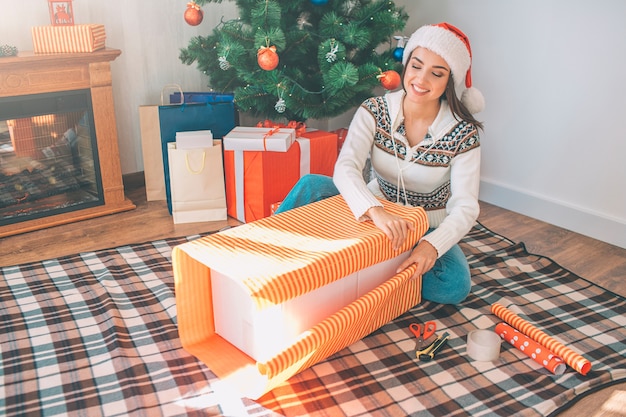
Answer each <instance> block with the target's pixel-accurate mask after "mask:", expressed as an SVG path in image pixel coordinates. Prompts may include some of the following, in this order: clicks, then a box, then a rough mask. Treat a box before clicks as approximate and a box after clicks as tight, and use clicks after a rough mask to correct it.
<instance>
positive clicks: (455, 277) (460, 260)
mask: <svg viewBox="0 0 626 417" xmlns="http://www.w3.org/2000/svg"><path fill="white" fill-rule="evenodd" d="M471 287H472V282H471V274H470V269H469V264H468V263H467V258H466V257H465V254H464V253H463V251H462V250H461V248H460V246H459V245H455V246H453V247H452V248H451V249H450V250H449V251H448V252H446V253H445V254H444V255H443V256H441V257H440V258H439V259H437V262H435V266H433V268H432V269H431V270H430V271H428V272H427V273H425V274H424V275H423V276H422V298H424V299H425V300H428V301H433V302H436V303H439V304H459V303H460V302H462V301H463V300H465V298H467V296H468V295H469V293H470V291H471Z"/></svg>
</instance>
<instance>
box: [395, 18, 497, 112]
mask: <svg viewBox="0 0 626 417" xmlns="http://www.w3.org/2000/svg"><path fill="white" fill-rule="evenodd" d="M420 46H421V47H423V48H426V49H428V50H430V51H433V52H434V53H436V54H437V55H439V56H440V57H442V58H443V59H444V60H445V61H446V62H447V63H448V65H449V66H450V71H451V72H452V78H453V79H454V90H455V92H456V95H457V97H458V98H459V100H461V103H463V104H464V105H465V107H466V108H467V110H469V112H470V113H472V114H474V113H479V112H481V111H482V110H483V109H484V108H485V98H484V97H483V95H482V93H481V92H480V90H478V89H477V88H475V87H472V48H471V47H470V42H469V39H468V38H467V36H465V34H464V33H463V32H462V31H461V30H460V29H458V28H456V27H455V26H452V25H451V24H449V23H438V24H436V25H426V26H422V27H421V28H419V29H417V30H416V31H415V32H414V33H413V35H411V37H410V38H409V40H408V41H407V43H406V44H405V46H404V55H403V56H402V64H403V65H406V63H407V61H408V59H409V56H410V55H411V52H413V51H414V50H415V48H417V47H420Z"/></svg>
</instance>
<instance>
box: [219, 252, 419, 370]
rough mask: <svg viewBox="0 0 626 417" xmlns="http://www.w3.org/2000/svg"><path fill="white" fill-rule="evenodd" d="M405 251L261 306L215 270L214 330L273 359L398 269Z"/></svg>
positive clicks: (244, 348)
mask: <svg viewBox="0 0 626 417" xmlns="http://www.w3.org/2000/svg"><path fill="white" fill-rule="evenodd" d="M409 254H410V251H407V252H404V253H402V254H400V255H398V256H396V257H395V258H392V259H388V260H386V261H383V262H380V263H378V264H375V265H372V266H370V267H368V268H365V269H362V270H360V271H357V272H354V273H352V274H350V275H348V276H346V277H344V278H341V279H338V280H336V281H334V282H331V283H330V284H328V285H325V286H323V287H321V288H318V289H316V290H313V291H311V292H309V293H306V294H303V295H301V296H298V297H296V298H292V299H290V300H287V301H286V302H284V303H282V304H278V305H274V306H272V307H269V308H265V309H263V310H258V309H257V308H256V306H255V304H254V301H253V300H252V299H251V298H250V294H249V292H247V291H246V290H245V289H244V288H243V287H242V286H240V285H238V284H237V282H235V280H232V279H230V278H229V277H228V276H225V275H223V274H221V273H219V272H216V271H212V272H211V290H212V297H213V313H214V317H215V332H216V333H217V334H219V335H220V336H222V337H223V338H224V339H226V340H228V341H229V342H230V343H231V344H233V345H234V346H235V347H237V348H238V349H240V350H241V351H243V352H244V353H246V354H247V355H248V356H250V357H251V358H253V359H255V360H256V361H259V362H263V361H267V360H269V359H271V358H272V357H273V356H274V355H276V354H278V353H280V352H281V351H283V350H284V349H286V348H287V347H289V346H291V345H292V344H294V343H295V342H296V341H297V340H298V338H299V337H300V336H301V335H302V334H303V333H304V332H306V331H307V330H309V329H310V328H311V327H313V326H314V325H316V324H317V323H319V322H321V321H322V320H324V319H325V318H327V317H329V316H330V315H332V314H334V313H336V312H337V311H339V310H340V309H341V308H343V307H345V306H347V305H348V304H350V303H351V302H353V301H355V300H357V299H358V298H359V297H361V296H362V295H364V294H366V293H368V292H369V291H371V290H373V289H374V288H376V287H377V286H379V285H380V284H382V283H384V282H385V281H386V280H388V279H389V278H391V277H393V276H394V275H395V274H396V269H397V267H398V265H400V264H401V263H402V262H403V261H404V260H405V259H406V258H407V257H408V256H409Z"/></svg>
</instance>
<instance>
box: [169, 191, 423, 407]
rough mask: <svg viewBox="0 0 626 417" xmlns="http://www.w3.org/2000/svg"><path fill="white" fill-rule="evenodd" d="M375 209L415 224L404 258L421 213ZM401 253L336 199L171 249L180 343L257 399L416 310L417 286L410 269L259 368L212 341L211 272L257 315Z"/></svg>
mask: <svg viewBox="0 0 626 417" xmlns="http://www.w3.org/2000/svg"><path fill="white" fill-rule="evenodd" d="M382 203H383V204H384V205H385V207H386V208H387V209H388V210H389V211H391V212H393V213H396V214H399V215H401V216H403V217H405V218H407V219H410V220H411V221H413V222H414V223H415V224H416V230H415V231H414V232H413V233H412V234H411V236H410V238H409V239H408V241H407V242H406V243H405V245H404V246H403V247H402V248H401V249H400V251H398V252H404V251H407V250H409V249H411V248H412V246H413V245H414V244H415V243H416V242H417V240H419V238H420V237H421V236H422V235H423V234H424V233H425V232H426V230H427V229H428V220H427V217H426V213H425V212H424V210H422V209H421V208H407V207H403V206H399V205H396V204H393V203H389V202H387V201H382ZM303 243H306V245H303ZM305 246H306V249H303V248H304V247H305ZM398 252H395V251H394V250H393V249H392V247H391V245H390V244H389V241H388V239H387V237H386V236H385V235H384V234H383V233H382V232H381V231H380V230H379V229H378V228H376V227H375V226H374V225H373V224H372V223H371V222H357V221H356V220H355V219H354V216H353V214H352V213H351V212H350V210H349V209H348V207H347V205H346V204H345V202H344V200H343V198H341V197H340V196H336V197H331V198H329V199H326V200H322V201H319V202H317V203H313V204H310V205H307V206H304V207H300V208H297V209H294V210H290V211H288V212H285V213H281V214H279V215H276V216H272V217H266V218H263V219H260V220H257V221H254V222H251V223H247V224H244V225H241V226H238V227H236V228H233V229H229V230H226V231H223V232H220V233H215V234H212V235H209V236H207V237H204V238H201V239H197V240H195V241H192V242H188V243H185V244H183V245H180V246H177V247H175V248H174V250H173V251H172V264H173V270H174V278H175V286H176V308H177V315H178V330H179V335H180V339H181V343H182V345H183V347H184V348H185V350H187V351H188V352H190V353H191V354H193V355H194V356H196V357H197V358H199V359H200V360H201V361H203V362H204V363H205V364H206V365H207V366H208V367H209V368H210V369H211V370H212V371H213V372H214V373H215V374H216V375H217V376H218V377H219V378H220V379H222V380H223V381H225V382H227V383H231V384H234V385H235V386H236V388H238V389H239V390H240V391H241V392H242V393H244V395H246V396H248V397H250V398H253V399H256V398H259V397H260V396H262V395H263V394H265V393H267V392H269V391H271V390H272V389H273V388H275V387H276V386H278V385H279V384H281V383H283V382H284V381H286V380H287V379H289V378H290V377H291V376H293V375H295V374H296V373H298V372H300V371H302V370H304V369H306V368H308V367H310V366H311V365H313V364H315V363H317V362H319V361H321V360H323V359H325V358H327V357H328V356H330V355H332V354H333V353H335V352H338V351H339V350H341V349H343V348H344V347H346V346H348V345H350V344H352V343H354V342H355V341H357V340H359V339H361V338H362V337H364V336H366V335H367V334H369V333H371V332H372V331H374V330H376V329H377V328H379V327H380V326H382V325H383V324H384V323H387V322H388V321H389V320H392V319H393V318H395V317H397V316H399V315H401V314H403V313H404V312H406V311H407V310H408V309H410V308H411V307H413V306H414V305H416V304H418V303H419V302H420V301H421V280H420V279H417V280H415V279H411V276H412V273H413V272H414V268H408V269H407V270H405V271H402V272H401V273H399V274H396V275H395V276H393V277H392V278H390V279H389V280H387V281H386V282H384V283H383V284H381V285H379V286H378V287H376V288H375V289H374V290H372V291H370V292H368V293H366V294H365V295H363V296H361V297H360V298H358V299H357V300H356V301H354V302H352V303H350V304H348V305H347V306H345V307H343V308H341V309H340V310H339V311H337V312H335V313H334V314H332V315H330V316H329V317H327V318H326V319H323V320H322V321H321V322H319V323H318V324H316V325H314V326H313V327H312V328H311V329H310V330H308V331H304V332H303V333H302V334H301V335H300V336H299V337H298V338H297V339H296V340H294V342H293V343H292V344H291V345H290V346H288V347H287V348H284V349H283V350H281V351H280V352H277V354H276V355H274V356H273V357H271V358H269V359H267V360H262V361H257V360H254V359H252V358H251V357H249V356H247V355H246V354H244V353H243V352H242V351H240V350H239V349H237V348H236V347H235V346H234V345H233V344H232V343H230V342H229V341H227V340H225V339H224V338H223V337H221V336H220V335H218V334H217V333H216V328H215V317H214V314H215V311H214V306H213V300H212V295H211V287H212V286H211V279H212V271H213V270H215V271H216V272H217V271H219V272H220V274H223V275H226V276H229V277H230V278H232V279H234V280H236V282H238V284H239V285H240V286H241V287H242V288H245V289H246V291H248V293H249V296H250V297H251V298H252V299H253V300H254V302H255V305H256V308H257V309H258V311H263V310H264V309H266V308H269V307H272V306H274V305H276V304H280V303H283V302H285V301H286V300H289V299H293V298H295V297H297V296H300V295H302V294H306V293H308V292H311V291H313V290H315V289H317V288H320V287H323V286H325V285H328V284H329V283H331V282H335V281H337V280H339V279H341V278H342V277H344V276H347V275H349V274H350V273H353V272H355V271H359V270H361V269H363V268H366V267H369V266H371V265H374V264H377V263H379V262H382V261H385V260H387V259H391V258H393V257H394V256H396V255H398ZM215 275H216V276H217V274H215Z"/></svg>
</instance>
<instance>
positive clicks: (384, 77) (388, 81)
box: [378, 70, 401, 90]
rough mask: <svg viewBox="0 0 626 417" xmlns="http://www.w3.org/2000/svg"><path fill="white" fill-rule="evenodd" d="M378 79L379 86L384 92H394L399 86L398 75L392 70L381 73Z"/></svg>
mask: <svg viewBox="0 0 626 417" xmlns="http://www.w3.org/2000/svg"><path fill="white" fill-rule="evenodd" d="M378 79H379V80H380V84H381V85H382V86H383V87H384V88H385V89H386V90H395V89H396V88H398V86H400V82H401V80H400V74H398V73H397V72H396V71H393V70H389V71H385V72H383V73H382V74H380V75H379V76H378Z"/></svg>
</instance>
